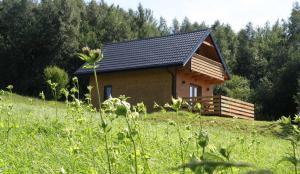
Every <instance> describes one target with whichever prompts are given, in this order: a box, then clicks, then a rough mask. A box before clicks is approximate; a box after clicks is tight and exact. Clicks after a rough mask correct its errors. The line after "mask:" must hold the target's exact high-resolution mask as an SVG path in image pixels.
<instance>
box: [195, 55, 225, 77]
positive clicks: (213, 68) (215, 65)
mask: <svg viewBox="0 0 300 174" xmlns="http://www.w3.org/2000/svg"><path fill="white" fill-rule="evenodd" d="M191 70H192V71H195V72H198V73H201V74H204V75H207V76H209V77H212V78H215V79H218V80H221V81H224V80H225V71H224V68H223V65H222V64H221V63H219V62H216V61H214V60H212V59H209V58H207V57H204V56H201V55H199V54H196V53H195V54H194V55H193V57H192V60H191Z"/></svg>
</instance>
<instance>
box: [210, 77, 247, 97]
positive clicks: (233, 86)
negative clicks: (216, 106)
mask: <svg viewBox="0 0 300 174" xmlns="http://www.w3.org/2000/svg"><path fill="white" fill-rule="evenodd" d="M214 94H215V95H225V96H228V97H232V98H236V99H240V100H244V101H249V99H250V95H251V90H250V83H249V80H248V79H246V78H244V77H241V76H237V75H233V76H232V78H231V80H228V81H226V82H225V83H224V84H223V85H219V86H216V87H215V89H214Z"/></svg>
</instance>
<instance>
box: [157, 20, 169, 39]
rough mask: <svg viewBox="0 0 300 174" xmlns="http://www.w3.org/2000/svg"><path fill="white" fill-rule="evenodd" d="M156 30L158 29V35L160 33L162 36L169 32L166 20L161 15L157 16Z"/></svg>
mask: <svg viewBox="0 0 300 174" xmlns="http://www.w3.org/2000/svg"><path fill="white" fill-rule="evenodd" d="M158 30H159V31H160V35H162V36H165V35H168V34H170V30H169V27H168V25H167V21H166V20H165V19H164V18H163V17H160V18H159V25H158Z"/></svg>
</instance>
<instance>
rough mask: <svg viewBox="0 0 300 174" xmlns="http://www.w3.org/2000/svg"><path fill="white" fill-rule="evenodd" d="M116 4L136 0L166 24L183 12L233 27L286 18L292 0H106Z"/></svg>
mask: <svg viewBox="0 0 300 174" xmlns="http://www.w3.org/2000/svg"><path fill="white" fill-rule="evenodd" d="M298 1H299V0H298ZM105 2H107V3H109V4H112V3H114V4H119V5H120V7H122V8H124V9H129V8H132V9H136V7H137V5H138V3H139V2H141V3H142V5H143V6H144V7H147V8H150V9H152V10H153V12H154V16H155V17H156V18H157V19H158V18H159V17H160V16H163V17H164V18H165V19H166V20H167V21H168V24H171V22H172V20H173V19H174V18H175V17H176V18H177V19H178V20H179V21H182V19H183V18H184V17H185V16H186V17H188V18H189V19H190V21H192V22H194V21H197V22H202V21H205V22H206V23H208V24H212V23H213V22H214V21H215V20H217V19H219V20H220V21H221V22H224V23H229V24H230V25H231V26H232V27H233V29H234V30H235V31H238V30H239V29H241V28H242V27H244V26H245V25H246V24H247V23H248V22H249V21H251V22H252V23H253V24H254V26H257V25H260V26H262V25H264V23H265V22H266V21H269V22H270V23H271V24H272V23H274V22H275V21H276V20H277V19H288V17H289V15H290V13H291V9H292V5H293V2H295V0H105Z"/></svg>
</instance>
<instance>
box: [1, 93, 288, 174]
mask: <svg viewBox="0 0 300 174" xmlns="http://www.w3.org/2000/svg"><path fill="white" fill-rule="evenodd" d="M56 106H57V108H58V109H57V111H58V112H57V113H58V114H57V115H56ZM82 108H84V107H82ZM173 122H176V123H177V125H178V126H179V128H180V133H181V137H182V148H180V143H179V138H178V131H177V129H176V126H173V125H172V124H170V123H173ZM137 125H138V129H139V134H140V135H141V138H140V140H138V139H136V141H137V142H138V143H141V144H142V145H143V148H141V147H139V148H138V149H137V160H138V168H139V170H140V172H139V173H143V171H145V172H146V173H147V172H148V173H149V170H146V169H145V166H147V165H146V163H147V164H148V166H149V168H150V170H151V173H179V171H178V170H174V169H173V168H174V167H176V166H179V165H180V164H181V150H182V151H183V152H184V156H183V158H184V161H186V162H188V161H189V160H190V158H191V157H192V156H193V155H195V156H200V155H201V152H199V150H197V148H196V139H195V135H196V133H198V132H199V131H200V130H203V131H207V133H208V135H209V144H208V146H207V148H206V151H207V152H210V153H213V154H218V151H219V149H220V148H222V147H226V148H227V149H232V152H231V156H230V160H231V161H235V162H247V163H250V164H253V165H254V166H255V167H252V168H247V169H245V168H242V169H236V168H234V169H233V170H229V171H228V172H229V173H243V172H245V171H246V170H247V171H248V170H250V169H251V170H252V169H253V170H254V169H256V167H257V168H263V169H270V170H272V171H274V172H275V173H293V172H292V171H291V170H292V166H291V165H290V164H288V163H285V162H283V163H278V162H279V160H280V159H281V158H282V157H283V156H284V155H285V154H286V153H288V152H289V151H290V148H289V147H290V144H289V142H288V141H286V140H283V139H282V136H284V134H282V133H281V130H280V127H279V126H278V123H276V122H258V121H249V120H240V119H230V118H221V117H209V116H197V115H195V114H191V113H188V112H180V113H179V114H178V115H176V114H175V113H174V112H168V113H153V114H149V115H147V116H146V117H144V116H143V117H141V118H139V119H138V121H137ZM126 131H128V130H126V121H125V119H124V118H119V119H116V120H114V121H113V123H112V126H111V133H110V136H109V137H108V139H109V146H110V155H111V160H112V163H113V166H112V170H113V173H133V169H132V167H131V166H132V163H133V160H134V158H133V154H132V145H131V142H130V140H128V139H124V137H122V135H124V132H125V133H126ZM185 172H186V173H192V172H191V171H190V170H186V171H185ZM0 173H107V165H106V154H105V150H104V138H103V131H102V130H101V129H100V120H99V116H98V114H96V113H93V112H90V111H88V110H86V109H74V108H72V107H68V106H66V104H65V103H58V104H55V102H53V101H46V102H44V101H42V100H39V99H35V98H30V97H22V96H19V95H15V94H12V95H8V94H2V95H0Z"/></svg>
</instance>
